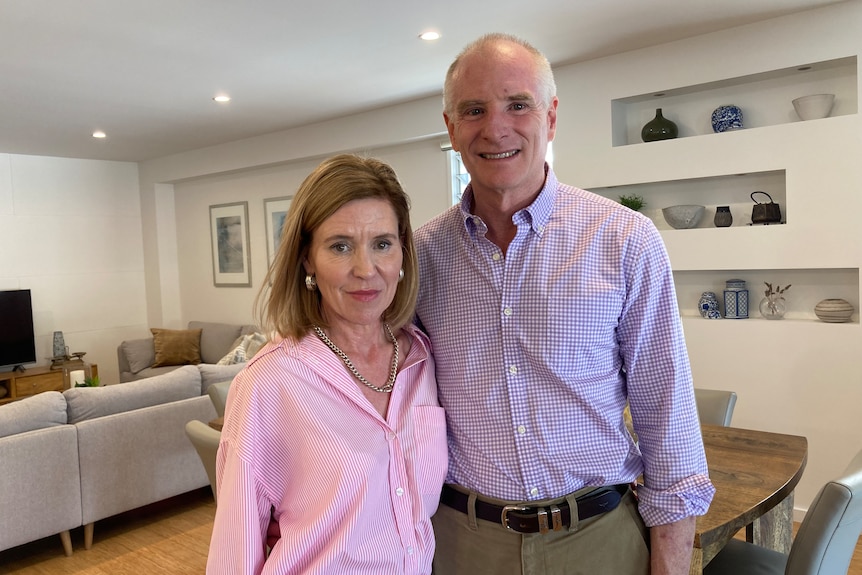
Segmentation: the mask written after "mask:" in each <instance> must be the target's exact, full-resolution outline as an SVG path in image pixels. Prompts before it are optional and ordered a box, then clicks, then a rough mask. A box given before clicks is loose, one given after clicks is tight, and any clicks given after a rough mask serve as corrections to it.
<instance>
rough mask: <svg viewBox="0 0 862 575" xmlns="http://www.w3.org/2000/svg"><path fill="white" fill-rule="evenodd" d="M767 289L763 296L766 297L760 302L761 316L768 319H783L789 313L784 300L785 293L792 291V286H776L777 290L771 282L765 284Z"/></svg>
mask: <svg viewBox="0 0 862 575" xmlns="http://www.w3.org/2000/svg"><path fill="white" fill-rule="evenodd" d="M763 283H764V285H766V289H765V290H764V292H763V295H765V296H766V297H765V298H763V299H762V300H760V306H759V309H760V315H762V316H763V317H764V318H766V319H782V318H784V314H785V313H786V312H787V302H786V301H785V300H784V292H786V291H787V290H789V289H790V284H787V285H786V286H784V287H781V286H780V285H776V286H775V288H773V287H772V284H771V283H769V282H763Z"/></svg>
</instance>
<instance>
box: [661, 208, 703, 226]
mask: <svg viewBox="0 0 862 575" xmlns="http://www.w3.org/2000/svg"><path fill="white" fill-rule="evenodd" d="M704 209H705V208H704V207H703V206H695V205H684V206H669V207H667V208H662V210H661V214H662V215H663V216H664V221H666V222H667V223H668V224H670V226H671V227H672V228H674V229H676V230H687V229H689V228H693V227H695V226H697V224H698V223H699V222H700V218H702V217H703V211H704Z"/></svg>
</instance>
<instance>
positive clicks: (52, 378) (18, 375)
mask: <svg viewBox="0 0 862 575" xmlns="http://www.w3.org/2000/svg"><path fill="white" fill-rule="evenodd" d="M83 367H84V364H83V363H82V362H76V361H69V362H66V364H65V366H64V367H60V368H56V369H51V368H50V367H49V366H47V365H44V366H39V367H31V368H29V369H25V370H24V371H5V372H2V373H0V388H4V389H5V390H6V393H5V394H4V395H3V397H0V405H2V404H4V403H9V402H10V401H15V400H18V399H24V398H25V397H30V396H31V395H36V394H37V393H42V392H43V391H63V390H64V389H68V387H66V385H67V384H66V381H65V378H64V377H63V370H64V369H65V370H67V371H72V370H75V369H83ZM90 371H91V373H92V375H93V376H96V375H99V369H98V366H97V365H96V364H95V363H91V364H90ZM0 393H2V391H0Z"/></svg>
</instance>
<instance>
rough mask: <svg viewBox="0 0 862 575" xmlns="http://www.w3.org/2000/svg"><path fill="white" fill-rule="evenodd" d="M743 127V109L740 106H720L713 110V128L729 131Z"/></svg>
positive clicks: (717, 130)
mask: <svg viewBox="0 0 862 575" xmlns="http://www.w3.org/2000/svg"><path fill="white" fill-rule="evenodd" d="M741 128H742V110H740V109H739V107H738V106H719V107H718V108H716V109H715V110H714V111H713V112H712V129H713V131H715V132H727V131H730V130H739V129H741Z"/></svg>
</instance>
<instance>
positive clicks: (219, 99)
mask: <svg viewBox="0 0 862 575" xmlns="http://www.w3.org/2000/svg"><path fill="white" fill-rule="evenodd" d="M213 100H215V101H216V102H219V103H222V104H223V103H225V102H230V96H225V95H224V94H220V95H218V96H215V97H214V98H213Z"/></svg>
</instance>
